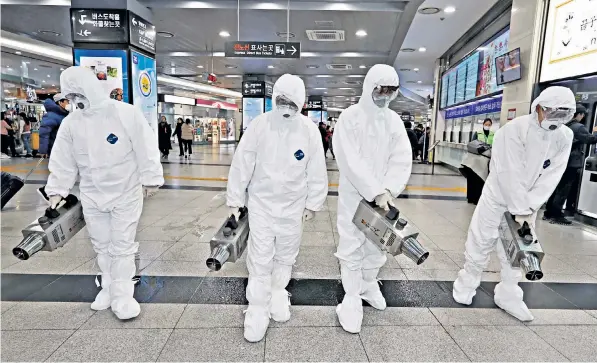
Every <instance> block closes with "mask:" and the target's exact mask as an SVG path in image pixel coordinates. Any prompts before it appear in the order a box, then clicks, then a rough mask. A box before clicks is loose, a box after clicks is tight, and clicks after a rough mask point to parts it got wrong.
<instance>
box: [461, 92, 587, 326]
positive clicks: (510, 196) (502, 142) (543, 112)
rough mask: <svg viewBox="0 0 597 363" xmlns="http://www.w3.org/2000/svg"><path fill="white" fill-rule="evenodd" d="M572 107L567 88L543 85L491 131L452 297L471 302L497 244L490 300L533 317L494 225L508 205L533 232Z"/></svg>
mask: <svg viewBox="0 0 597 363" xmlns="http://www.w3.org/2000/svg"><path fill="white" fill-rule="evenodd" d="M575 110H576V103H575V100H574V94H573V93H572V91H570V90H569V89H568V88H565V87H559V86H554V87H549V88H547V89H546V90H544V91H543V92H541V94H540V95H539V97H537V99H535V101H533V103H532V106H531V111H532V113H531V114H530V115H526V116H521V117H517V118H515V119H514V120H512V121H511V122H509V123H507V124H506V125H504V126H503V127H502V128H500V129H499V130H498V131H497V132H496V134H495V138H494V143H493V150H492V157H491V165H490V170H491V171H490V173H489V176H488V178H487V181H486V183H485V187H484V188H483V193H482V195H481V199H480V200H479V203H478V205H477V208H476V209H475V212H474V214H473V218H472V220H471V224H470V227H469V231H468V238H467V240H466V251H465V252H464V257H465V263H464V268H463V269H462V270H460V272H459V273H458V278H457V279H456V281H455V282H454V287H453V292H452V295H453V297H454V300H456V301H457V302H458V303H460V304H464V305H470V304H471V302H472V300H473V297H474V296H475V293H476V290H477V287H478V286H479V284H480V283H481V275H482V273H483V270H484V269H485V267H486V266H487V264H488V263H489V255H490V253H491V252H492V251H493V250H495V249H496V244H497V254H498V257H499V259H500V263H501V267H502V270H501V282H500V283H498V284H497V285H496V287H495V290H494V301H495V304H496V305H497V306H498V307H500V308H501V309H503V310H505V311H506V312H508V313H509V314H511V315H513V316H514V317H516V318H518V319H519V320H522V321H530V320H533V315H532V314H531V312H530V311H529V309H528V308H527V306H526V304H525V303H524V301H523V300H522V298H523V291H522V289H521V288H520V287H519V286H518V281H519V280H520V278H521V276H522V273H521V271H520V269H519V268H512V267H511V266H510V263H509V262H508V259H507V257H506V253H505V252H504V247H503V245H502V243H501V241H498V239H499V232H498V226H499V225H500V222H501V220H502V216H503V214H504V213H505V212H506V211H508V212H510V213H511V214H512V215H513V216H514V217H515V220H516V221H517V222H518V223H520V224H521V225H522V224H523V223H524V222H527V223H528V224H529V226H530V227H531V231H532V233H533V236H534V238H535V239H536V238H537V236H536V234H535V220H536V218H537V211H538V210H539V209H540V208H541V206H542V205H543V203H545V201H547V199H548V198H549V196H550V195H551V193H552V192H553V191H554V189H555V188H556V185H557V184H558V182H559V181H560V178H561V177H562V174H563V173H564V170H565V169H566V165H567V163H568V156H569V154H570V148H571V146H572V138H573V134H572V131H571V130H570V129H569V128H568V127H561V126H562V125H563V124H565V123H566V122H568V121H569V120H570V119H571V118H572V115H573V114H574V112H575Z"/></svg>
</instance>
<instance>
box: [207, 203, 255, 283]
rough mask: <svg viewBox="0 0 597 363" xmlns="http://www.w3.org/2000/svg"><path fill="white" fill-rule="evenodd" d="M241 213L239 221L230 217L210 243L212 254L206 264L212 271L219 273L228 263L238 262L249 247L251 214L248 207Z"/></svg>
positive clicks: (232, 216) (242, 209)
mask: <svg viewBox="0 0 597 363" xmlns="http://www.w3.org/2000/svg"><path fill="white" fill-rule="evenodd" d="M239 212H240V215H239V218H238V221H237V220H236V217H235V216H234V215H231V216H230V217H228V219H226V221H224V224H222V226H221V227H220V229H218V231H217V232H216V234H215V235H214V236H213V238H212V239H211V241H210V242H209V246H210V248H211V254H210V255H209V258H208V259H207V261H206V264H207V267H208V268H209V269H210V270H212V271H219V270H220V269H221V268H222V266H223V265H224V264H225V263H226V262H236V261H237V260H238V259H239V258H240V257H241V256H242V255H243V252H244V251H245V248H246V247H247V240H248V239H249V212H248V210H247V208H246V207H243V208H240V209H239Z"/></svg>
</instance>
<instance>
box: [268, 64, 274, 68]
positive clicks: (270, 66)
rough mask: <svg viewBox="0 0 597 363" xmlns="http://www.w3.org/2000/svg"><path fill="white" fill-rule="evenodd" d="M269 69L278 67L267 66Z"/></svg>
mask: <svg viewBox="0 0 597 363" xmlns="http://www.w3.org/2000/svg"><path fill="white" fill-rule="evenodd" d="M267 68H269V69H273V68H276V67H275V66H272V65H271V64H270V65H269V66H267Z"/></svg>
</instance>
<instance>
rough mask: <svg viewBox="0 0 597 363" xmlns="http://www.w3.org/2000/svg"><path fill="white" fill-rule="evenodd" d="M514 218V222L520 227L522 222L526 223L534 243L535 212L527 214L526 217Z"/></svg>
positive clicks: (535, 238)
mask: <svg viewBox="0 0 597 363" xmlns="http://www.w3.org/2000/svg"><path fill="white" fill-rule="evenodd" d="M515 218H516V222H517V223H518V224H520V226H521V227H522V225H523V224H524V222H527V224H528V225H529V228H530V229H531V234H532V235H533V241H536V240H537V233H535V222H536V220H537V212H535V213H533V214H529V215H527V216H515Z"/></svg>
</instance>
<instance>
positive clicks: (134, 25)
mask: <svg viewBox="0 0 597 363" xmlns="http://www.w3.org/2000/svg"><path fill="white" fill-rule="evenodd" d="M129 29H130V36H131V45H134V46H136V47H139V48H141V49H143V50H145V51H148V52H150V53H152V54H155V37H156V31H155V25H153V24H152V23H150V22H148V21H147V20H145V19H143V18H142V17H140V16H139V15H137V14H135V13H133V12H130V11H129Z"/></svg>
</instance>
